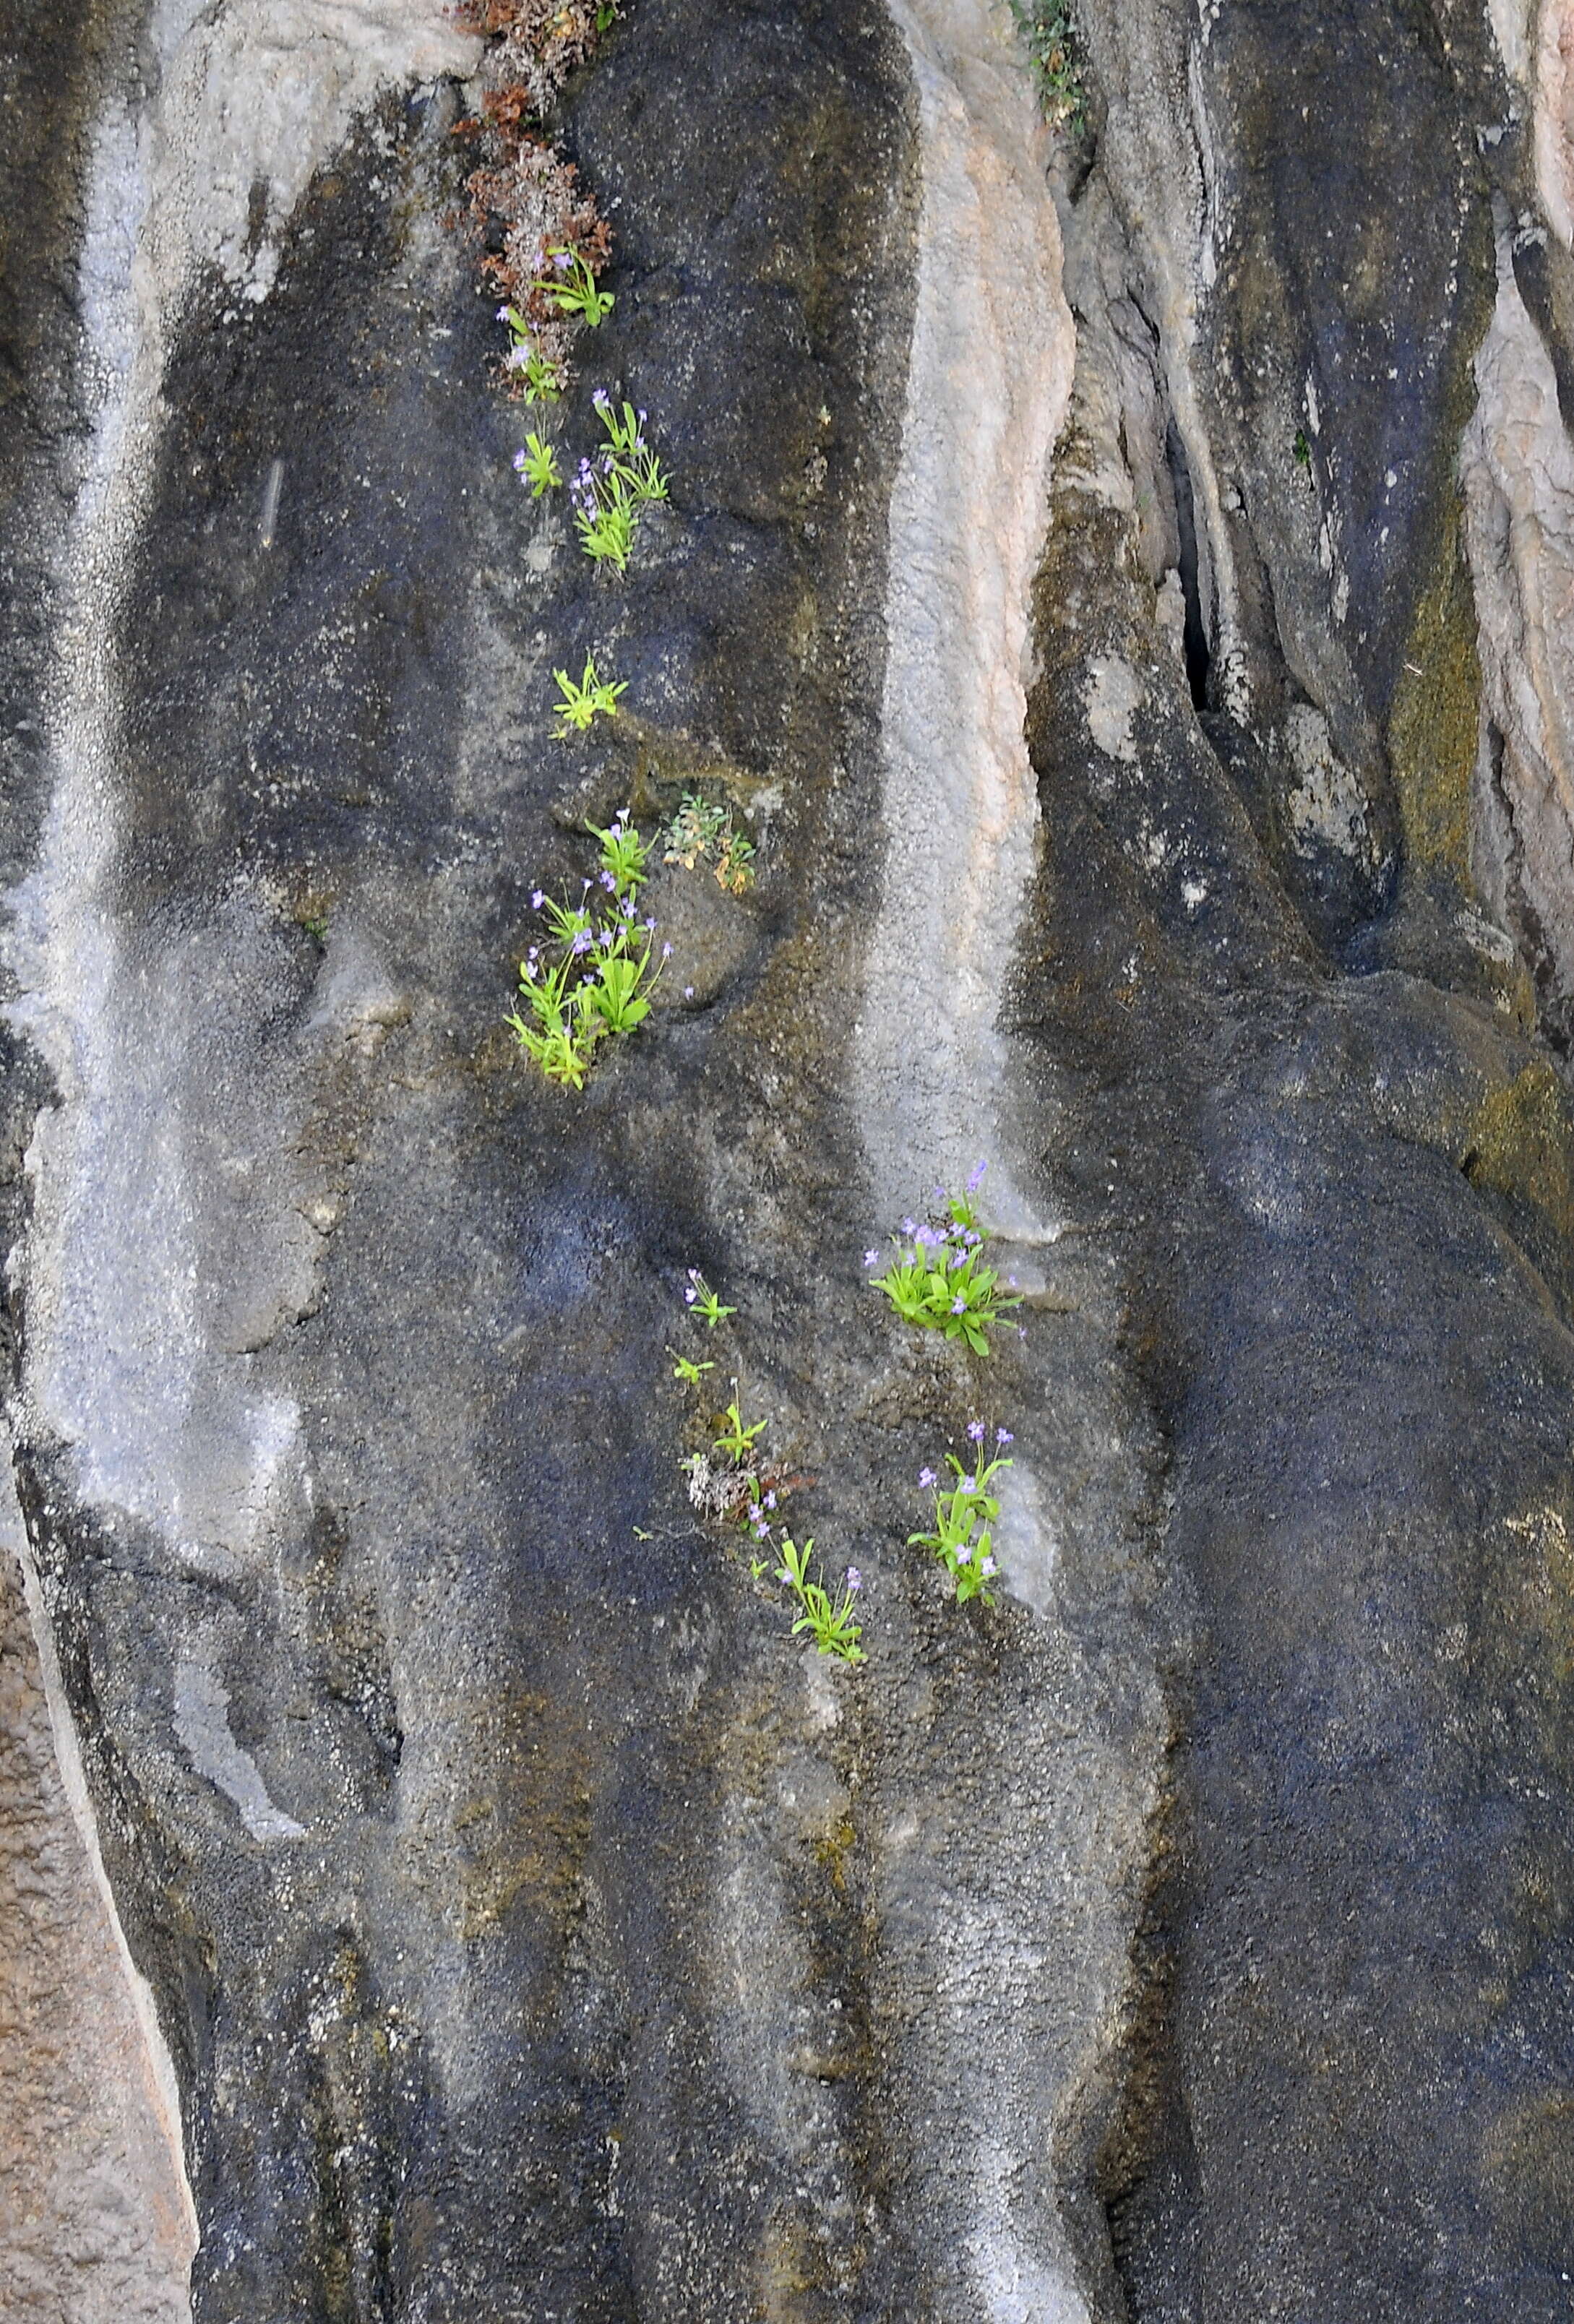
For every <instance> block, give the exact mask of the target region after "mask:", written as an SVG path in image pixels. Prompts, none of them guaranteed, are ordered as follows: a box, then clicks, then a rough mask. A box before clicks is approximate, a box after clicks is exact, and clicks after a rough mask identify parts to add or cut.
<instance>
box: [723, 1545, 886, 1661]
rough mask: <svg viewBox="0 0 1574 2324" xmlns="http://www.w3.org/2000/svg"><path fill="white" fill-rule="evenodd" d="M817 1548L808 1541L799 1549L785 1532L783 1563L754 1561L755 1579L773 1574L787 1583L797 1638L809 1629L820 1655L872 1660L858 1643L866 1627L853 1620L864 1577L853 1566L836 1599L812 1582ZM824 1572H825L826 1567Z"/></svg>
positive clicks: (780, 1552) (779, 1550)
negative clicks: (811, 1567)
mask: <svg viewBox="0 0 1574 2324" xmlns="http://www.w3.org/2000/svg"><path fill="white" fill-rule="evenodd" d="M814 1549H815V1545H814V1542H813V1541H812V1540H809V1541H805V1544H804V1545H803V1547H802V1548H801V1549H800V1548H799V1547H798V1545H797V1544H796V1542H795V1541H794V1540H793V1538H792V1535H790V1534H785V1533H784V1534H783V1535H782V1537H781V1540H780V1542H779V1543H778V1546H777V1551H776V1553H775V1554H777V1555H778V1556H779V1557H780V1559H781V1563H780V1564H779V1565H778V1566H776V1567H774V1569H773V1567H772V1564H771V1559H770V1557H769V1556H766V1557H757V1558H753V1559H751V1560H750V1567H751V1570H752V1572H753V1574H754V1578H755V1580H756V1581H757V1582H759V1581H762V1580H763V1579H764V1577H765V1576H766V1574H767V1573H769V1572H774V1575H775V1579H776V1580H777V1581H778V1582H785V1583H786V1585H787V1589H788V1590H790V1591H791V1592H792V1594H793V1597H794V1598H795V1600H796V1602H797V1609H798V1611H797V1614H796V1618H795V1620H794V1622H793V1635H794V1637H796V1635H797V1633H798V1632H799V1631H800V1630H807V1631H808V1633H809V1635H810V1637H812V1638H813V1639H814V1641H815V1651H816V1652H817V1653H819V1654H822V1655H835V1657H836V1659H837V1660H838V1661H839V1662H844V1663H861V1662H866V1661H867V1660H868V1659H869V1658H868V1656H867V1655H865V1653H864V1651H863V1648H862V1647H861V1646H860V1645H859V1643H858V1642H859V1640H860V1638H861V1637H862V1636H863V1626H862V1624H861V1623H860V1622H856V1621H854V1619H853V1615H852V1608H853V1600H854V1598H855V1596H856V1594H857V1592H858V1591H859V1590H860V1589H861V1586H862V1581H863V1577H862V1575H861V1573H860V1572H859V1571H858V1568H857V1566H856V1565H850V1566H849V1567H848V1569H847V1578H846V1580H845V1582H843V1583H842V1595H841V1597H840V1598H839V1599H833V1597H832V1596H831V1593H830V1591H828V1590H826V1588H825V1587H824V1582H811V1581H810V1579H809V1559H810V1558H811V1556H812V1555H813V1554H814ZM821 1571H822V1572H824V1568H823V1567H822V1569H821Z"/></svg>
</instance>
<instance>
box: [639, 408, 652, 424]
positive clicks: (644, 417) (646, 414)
mask: <svg viewBox="0 0 1574 2324" xmlns="http://www.w3.org/2000/svg"><path fill="white" fill-rule="evenodd" d="M649 417H650V414H649V412H648V411H641V413H640V427H641V428H643V426H644V425H645V422H646V421H647V420H649Z"/></svg>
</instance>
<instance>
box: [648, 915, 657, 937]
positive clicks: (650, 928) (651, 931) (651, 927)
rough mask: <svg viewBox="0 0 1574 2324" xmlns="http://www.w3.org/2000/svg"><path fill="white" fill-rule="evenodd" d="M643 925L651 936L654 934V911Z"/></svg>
mask: <svg viewBox="0 0 1574 2324" xmlns="http://www.w3.org/2000/svg"><path fill="white" fill-rule="evenodd" d="M645 926H646V928H647V930H648V931H649V934H650V935H651V936H654V935H655V934H656V915H655V914H654V912H653V913H652V914H651V916H650V918H649V919H648V920H647V921H646V923H645Z"/></svg>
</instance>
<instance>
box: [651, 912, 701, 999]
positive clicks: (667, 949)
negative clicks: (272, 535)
mask: <svg viewBox="0 0 1574 2324" xmlns="http://www.w3.org/2000/svg"><path fill="white" fill-rule="evenodd" d="M646 925H647V926H648V927H652V928H653V927H655V926H656V923H655V921H654V920H649V921H648V922H647V923H646ZM661 957H662V959H663V960H670V959H671V958H672V946H671V945H669V944H664V945H662V947H661ZM688 989H689V991H691V992H692V991H694V986H693V985H692V984H691V985H690V986H689V988H688Z"/></svg>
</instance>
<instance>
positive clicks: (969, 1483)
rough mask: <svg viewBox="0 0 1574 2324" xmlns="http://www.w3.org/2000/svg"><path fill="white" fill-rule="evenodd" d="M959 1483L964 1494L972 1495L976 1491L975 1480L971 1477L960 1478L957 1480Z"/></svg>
mask: <svg viewBox="0 0 1574 2324" xmlns="http://www.w3.org/2000/svg"><path fill="white" fill-rule="evenodd" d="M957 1483H958V1486H959V1487H960V1489H962V1492H964V1493H971V1492H972V1491H973V1489H974V1483H973V1480H972V1478H971V1477H959V1478H958V1479H957Z"/></svg>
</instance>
